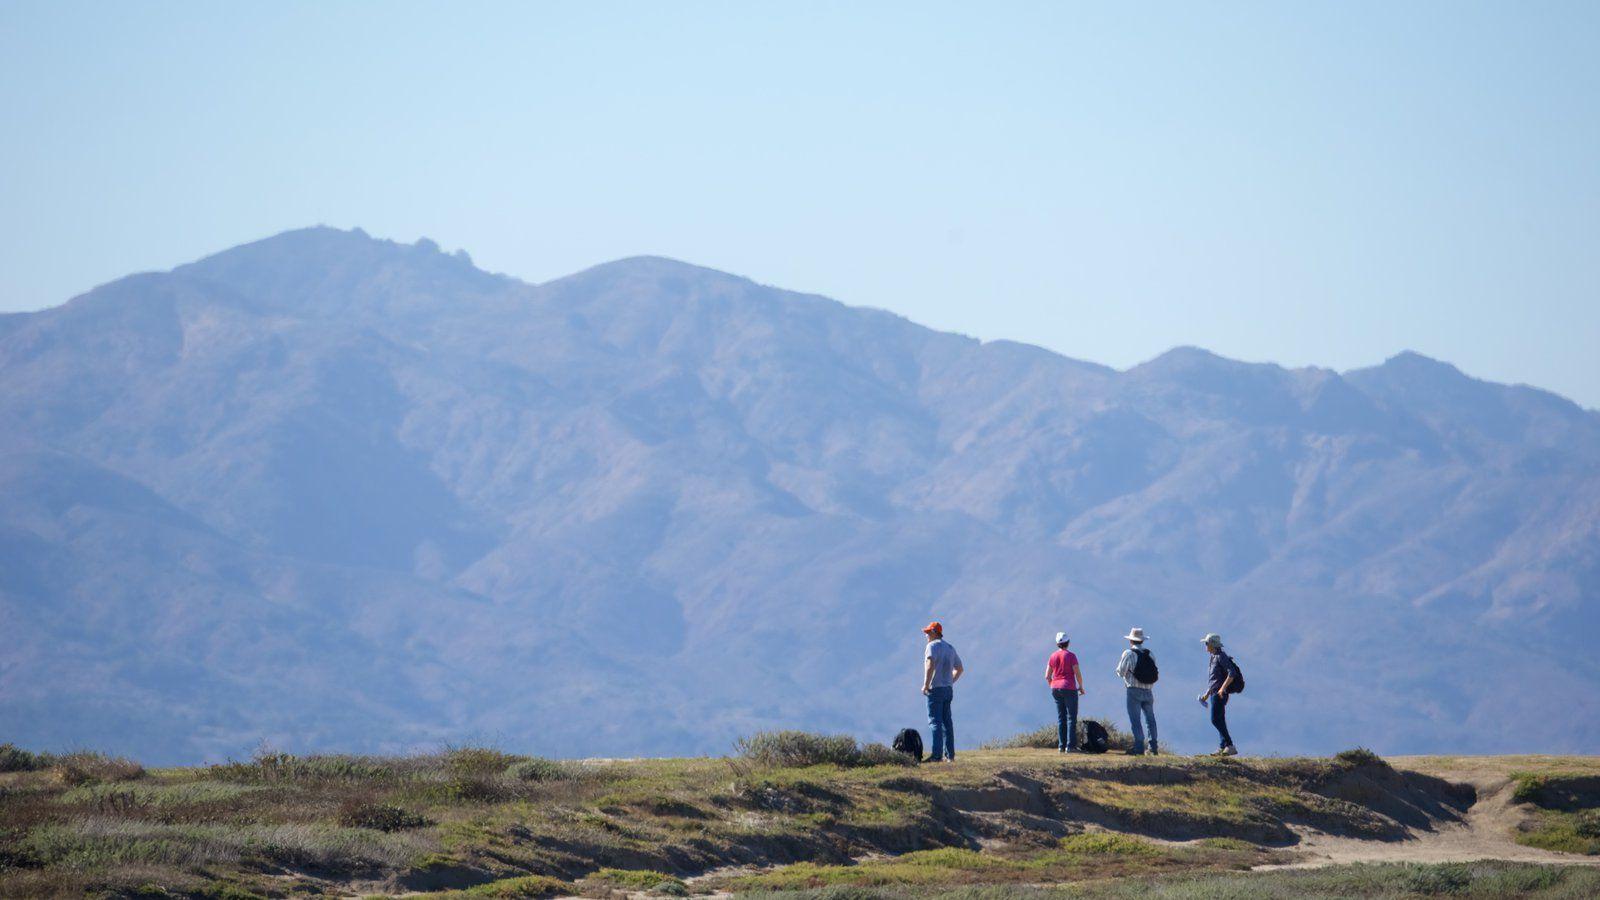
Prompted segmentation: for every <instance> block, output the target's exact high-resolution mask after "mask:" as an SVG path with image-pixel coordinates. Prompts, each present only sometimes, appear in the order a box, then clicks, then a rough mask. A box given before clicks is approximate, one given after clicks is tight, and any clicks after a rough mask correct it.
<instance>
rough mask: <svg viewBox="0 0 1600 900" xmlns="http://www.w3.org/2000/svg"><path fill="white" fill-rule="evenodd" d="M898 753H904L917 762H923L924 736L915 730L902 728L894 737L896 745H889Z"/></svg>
mask: <svg viewBox="0 0 1600 900" xmlns="http://www.w3.org/2000/svg"><path fill="white" fill-rule="evenodd" d="M889 746H890V747H892V748H893V749H894V751H895V752H896V753H904V754H905V755H907V756H909V757H911V758H912V759H914V760H916V761H917V762H922V734H921V733H920V732H918V731H917V730H916V729H915V728H902V729H900V733H899V734H897V735H895V736H894V743H893V744H890V745H889Z"/></svg>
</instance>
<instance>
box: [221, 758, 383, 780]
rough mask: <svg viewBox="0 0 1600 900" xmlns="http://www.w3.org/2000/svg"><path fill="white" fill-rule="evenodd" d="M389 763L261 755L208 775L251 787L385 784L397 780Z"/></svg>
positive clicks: (381, 760)
mask: <svg viewBox="0 0 1600 900" xmlns="http://www.w3.org/2000/svg"><path fill="white" fill-rule="evenodd" d="M398 774H399V773H398V771H397V767H396V766H395V765H394V764H393V763H392V762H390V761H388V760H384V759H380V758H377V757H371V756H347V755H342V754H339V755H322V756H293V755H291V754H288V753H277V752H272V751H264V752H262V753H259V754H257V755H256V756H255V757H254V758H252V759H251V760H250V761H249V762H228V763H223V764H222V765H217V766H212V767H211V775H212V777H213V778H215V779H217V780H220V781H244V782H255V783H261V782H266V783H279V782H317V781H351V782H372V781H387V780H392V779H394V778H395V777H397V776H398Z"/></svg>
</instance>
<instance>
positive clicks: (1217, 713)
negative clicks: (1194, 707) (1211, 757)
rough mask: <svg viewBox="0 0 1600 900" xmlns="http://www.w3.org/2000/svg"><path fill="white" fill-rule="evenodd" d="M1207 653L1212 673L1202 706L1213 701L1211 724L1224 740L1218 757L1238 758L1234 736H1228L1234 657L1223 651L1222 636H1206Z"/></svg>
mask: <svg viewBox="0 0 1600 900" xmlns="http://www.w3.org/2000/svg"><path fill="white" fill-rule="evenodd" d="M1205 643H1206V652H1207V653H1210V654H1211V673H1210V677H1209V679H1208V682H1207V684H1206V692H1205V693H1203V694H1201V695H1200V705H1201V706H1205V705H1206V701H1207V700H1208V699H1209V700H1210V701H1211V724H1212V726H1213V727H1215V728H1216V729H1217V736H1218V737H1219V738H1220V739H1221V740H1222V747H1221V749H1219V750H1217V753H1216V755H1217V756H1238V755H1239V751H1238V750H1237V749H1235V748H1234V746H1233V736H1232V735H1230V734H1228V695H1229V693H1230V691H1229V688H1231V687H1233V680H1234V673H1235V671H1236V670H1235V668H1234V665H1233V657H1231V656H1229V655H1228V654H1227V653H1226V652H1225V651H1223V649H1222V635H1219V634H1216V633H1212V634H1208V635H1206V636H1205Z"/></svg>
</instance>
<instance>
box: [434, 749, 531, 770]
mask: <svg viewBox="0 0 1600 900" xmlns="http://www.w3.org/2000/svg"><path fill="white" fill-rule="evenodd" d="M442 758H443V761H444V768H445V771H447V772H449V773H450V774H452V775H466V776H476V777H486V776H491V775H499V774H500V773H502V772H504V771H505V770H506V768H507V767H508V766H510V765H512V764H513V763H516V762H519V761H521V760H522V759H523V757H520V756H512V755H511V754H509V753H501V752H500V751H499V750H491V749H489V748H488V747H454V748H451V749H448V750H446V751H445V752H444V755H443V757H442Z"/></svg>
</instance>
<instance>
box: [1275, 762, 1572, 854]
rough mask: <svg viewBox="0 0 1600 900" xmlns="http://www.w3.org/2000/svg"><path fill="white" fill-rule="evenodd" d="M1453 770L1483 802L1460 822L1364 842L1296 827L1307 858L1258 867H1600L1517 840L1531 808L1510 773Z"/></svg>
mask: <svg viewBox="0 0 1600 900" xmlns="http://www.w3.org/2000/svg"><path fill="white" fill-rule="evenodd" d="M1440 774H1445V773H1440ZM1448 774H1449V776H1451V780H1452V781H1459V782H1464V783H1467V784H1470V785H1472V786H1473V788H1474V789H1475V790H1476V791H1477V792H1478V799H1477V802H1476V803H1474V804H1473V805H1472V808H1471V809H1469V810H1467V815H1466V817H1465V820H1464V821H1462V822H1461V823H1460V824H1449V825H1443V826H1440V827H1439V828H1438V829H1436V830H1434V831H1419V830H1416V829H1413V830H1412V831H1411V836H1410V837H1408V838H1407V839H1405V840H1402V841H1364V840H1359V839H1357V838H1348V837H1338V836H1335V835H1331V834H1323V833H1321V832H1317V831H1311V830H1302V829H1296V831H1297V832H1298V833H1299V834H1300V837H1301V842H1300V844H1299V845H1297V846H1296V847H1294V848H1293V849H1295V850H1298V851H1300V852H1301V853H1303V854H1305V858H1303V859H1301V860H1299V861H1297V862H1293V863H1288V864H1283V865H1267V866H1258V867H1257V868H1258V869H1261V870H1268V869H1306V868H1318V867H1321V866H1331V865H1337V864H1339V863H1353V862H1417V863H1443V862H1473V861H1475V860H1480V859H1496V860H1507V861H1510V862H1530V863H1545V864H1551V865H1555V864H1559V865H1569V866H1600V857H1593V856H1579V855H1576V854H1571V853H1556V852H1554V851H1551V850H1541V849H1539V848H1537V847H1524V846H1523V845H1521V844H1518V843H1516V842H1515V841H1513V840H1512V839H1511V832H1512V829H1514V828H1516V827H1517V826H1518V825H1519V824H1521V822H1522V820H1523V819H1524V818H1525V817H1526V816H1527V812H1526V811H1525V810H1522V809H1519V808H1518V807H1517V806H1515V805H1514V804H1513V803H1512V802H1511V794H1512V792H1513V790H1514V789H1515V788H1514V785H1513V782H1512V780H1511V778H1510V776H1509V775H1507V774H1505V773H1504V772H1503V771H1486V770H1471V769H1469V770H1459V769H1458V770H1454V771H1450V772H1449V773H1448Z"/></svg>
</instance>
